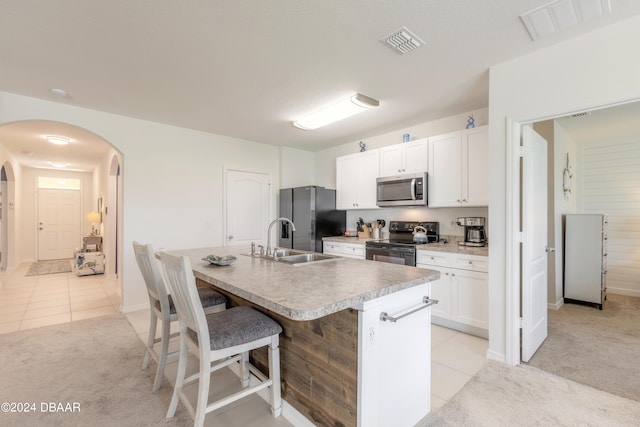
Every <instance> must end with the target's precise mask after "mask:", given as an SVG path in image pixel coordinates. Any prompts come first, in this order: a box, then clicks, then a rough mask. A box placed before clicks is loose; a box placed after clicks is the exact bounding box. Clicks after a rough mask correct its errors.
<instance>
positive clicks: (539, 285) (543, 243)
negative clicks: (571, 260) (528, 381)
mask: <svg viewBox="0 0 640 427" xmlns="http://www.w3.org/2000/svg"><path fill="white" fill-rule="evenodd" d="M522 143H523V161H522V292H521V298H522V303H521V307H522V361H523V362H527V361H529V359H530V358H531V356H533V354H534V353H535V352H536V351H537V350H538V347H540V345H541V344H542V342H543V341H544V340H545V338H547V141H546V140H545V139H544V138H542V137H541V136H540V135H538V134H537V133H536V132H535V131H534V130H533V128H532V127H531V126H523V128H522Z"/></svg>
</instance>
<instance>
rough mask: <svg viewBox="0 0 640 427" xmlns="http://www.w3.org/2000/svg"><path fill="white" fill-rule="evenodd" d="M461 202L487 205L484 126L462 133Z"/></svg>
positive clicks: (487, 168)
mask: <svg viewBox="0 0 640 427" xmlns="http://www.w3.org/2000/svg"><path fill="white" fill-rule="evenodd" d="M461 194H462V202H463V205H466V206H488V205H489V133H488V130H487V127H486V126H482V127H480V128H476V129H470V130H467V131H464V132H463V133H462V189H461Z"/></svg>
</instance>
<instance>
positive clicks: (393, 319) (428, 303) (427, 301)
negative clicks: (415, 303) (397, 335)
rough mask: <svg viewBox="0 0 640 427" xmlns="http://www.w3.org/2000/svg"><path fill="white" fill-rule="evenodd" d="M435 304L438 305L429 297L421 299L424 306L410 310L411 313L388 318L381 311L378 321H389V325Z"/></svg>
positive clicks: (388, 316) (387, 315)
mask: <svg viewBox="0 0 640 427" xmlns="http://www.w3.org/2000/svg"><path fill="white" fill-rule="evenodd" d="M437 303H438V300H435V299H431V298H429V297H422V304H424V305H421V306H419V307H416V308H414V309H413V310H411V311H409V312H407V313H404V314H401V315H400V316H397V317H395V316H390V315H389V314H387V312H385V311H383V312H382V313H380V320H382V321H383V322H385V321H389V322H391V323H395V322H397V321H398V320H400V319H402V318H403V317H407V316H408V315H410V314H413V313H415V312H416V311H420V310H422V309H425V308H427V307H430V306H432V305H434V304H437Z"/></svg>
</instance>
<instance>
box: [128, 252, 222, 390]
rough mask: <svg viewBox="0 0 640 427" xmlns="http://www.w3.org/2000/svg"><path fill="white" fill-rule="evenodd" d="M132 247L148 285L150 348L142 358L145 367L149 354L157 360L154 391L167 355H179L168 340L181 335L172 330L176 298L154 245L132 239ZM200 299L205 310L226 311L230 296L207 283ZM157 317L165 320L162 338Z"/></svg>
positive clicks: (160, 380)
mask: <svg viewBox="0 0 640 427" xmlns="http://www.w3.org/2000/svg"><path fill="white" fill-rule="evenodd" d="M133 250H134V252H135V255H136V261H137V263H138V267H139V268H140V272H141V273H142V277H143V279H144V283H145V285H146V286H147V294H148V295H149V305H150V309H149V312H150V320H149V336H148V337H147V345H146V347H147V350H146V351H145V354H144V360H143V361H142V369H147V367H148V366H149V358H150V357H151V358H153V360H155V362H156V363H157V364H158V368H157V370H156V377H155V380H154V382H153V391H154V392H156V391H158V390H159V389H160V387H161V386H162V378H163V376H164V367H165V365H166V362H167V359H169V358H175V357H177V356H178V352H177V351H176V352H173V353H168V351H169V340H170V339H171V338H173V337H176V336H178V335H179V333H178V332H176V333H174V334H170V330H171V322H175V321H177V320H178V315H177V313H176V308H175V305H174V302H173V299H172V297H171V295H168V293H167V288H166V286H165V283H164V280H163V279H162V274H161V271H160V266H159V261H158V260H157V259H156V258H155V252H154V250H153V247H152V246H151V245H143V244H140V243H138V242H133ZM198 299H199V301H200V304H201V306H202V307H204V310H205V312H206V313H216V312H219V311H223V310H224V309H225V308H226V304H227V298H226V297H225V296H224V295H222V294H221V293H219V292H216V291H214V290H213V289H211V288H208V287H199V288H198ZM158 320H160V321H161V322H162V336H161V337H160V338H156V328H157V325H158ZM157 343H161V344H160V347H161V348H160V351H158V352H157V351H155V350H154V348H153V347H154V345H155V344H157Z"/></svg>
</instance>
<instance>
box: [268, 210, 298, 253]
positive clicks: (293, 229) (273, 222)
mask: <svg viewBox="0 0 640 427" xmlns="http://www.w3.org/2000/svg"><path fill="white" fill-rule="evenodd" d="M278 221H283V222H284V221H287V222H288V223H290V224H291V231H296V226H295V225H293V221H291V220H290V219H289V218H284V217H283V218H276V219H274V220H273V221H271V224H269V230H268V231H267V253H266V256H271V227H273V224H275V223H276V222H278Z"/></svg>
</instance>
